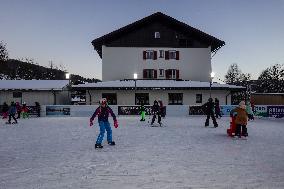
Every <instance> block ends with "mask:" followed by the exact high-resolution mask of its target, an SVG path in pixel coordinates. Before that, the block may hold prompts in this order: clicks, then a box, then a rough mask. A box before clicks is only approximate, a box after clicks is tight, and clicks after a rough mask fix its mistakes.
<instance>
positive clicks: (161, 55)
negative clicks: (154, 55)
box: [159, 50, 165, 58]
mask: <svg viewBox="0 0 284 189" xmlns="http://www.w3.org/2000/svg"><path fill="white" fill-rule="evenodd" d="M159 52H160V56H159V58H164V57H165V51H164V50H159Z"/></svg>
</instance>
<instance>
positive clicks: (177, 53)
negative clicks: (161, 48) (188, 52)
mask: <svg viewBox="0 0 284 189" xmlns="http://www.w3.org/2000/svg"><path fill="white" fill-rule="evenodd" d="M176 60H179V51H176Z"/></svg>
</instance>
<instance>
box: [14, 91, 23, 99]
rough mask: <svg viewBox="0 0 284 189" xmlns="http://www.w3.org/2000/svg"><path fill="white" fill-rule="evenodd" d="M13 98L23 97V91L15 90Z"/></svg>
mask: <svg viewBox="0 0 284 189" xmlns="http://www.w3.org/2000/svg"><path fill="white" fill-rule="evenodd" d="M13 98H22V92H13Z"/></svg>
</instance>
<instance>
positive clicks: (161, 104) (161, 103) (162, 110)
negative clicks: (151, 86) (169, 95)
mask: <svg viewBox="0 0 284 189" xmlns="http://www.w3.org/2000/svg"><path fill="white" fill-rule="evenodd" d="M158 102H159V105H160V111H161V117H162V118H165V116H166V112H165V107H164V105H163V101H162V100H161V99H159V100H158Z"/></svg>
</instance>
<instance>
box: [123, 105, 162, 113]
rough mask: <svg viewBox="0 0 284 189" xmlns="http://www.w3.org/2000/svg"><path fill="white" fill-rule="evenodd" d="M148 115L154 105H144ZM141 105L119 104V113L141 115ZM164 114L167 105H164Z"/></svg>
mask: <svg viewBox="0 0 284 189" xmlns="http://www.w3.org/2000/svg"><path fill="white" fill-rule="evenodd" d="M144 107H145V111H146V115H150V114H151V110H152V106H144ZM139 113H140V106H118V115H139ZM164 115H166V106H164Z"/></svg>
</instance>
